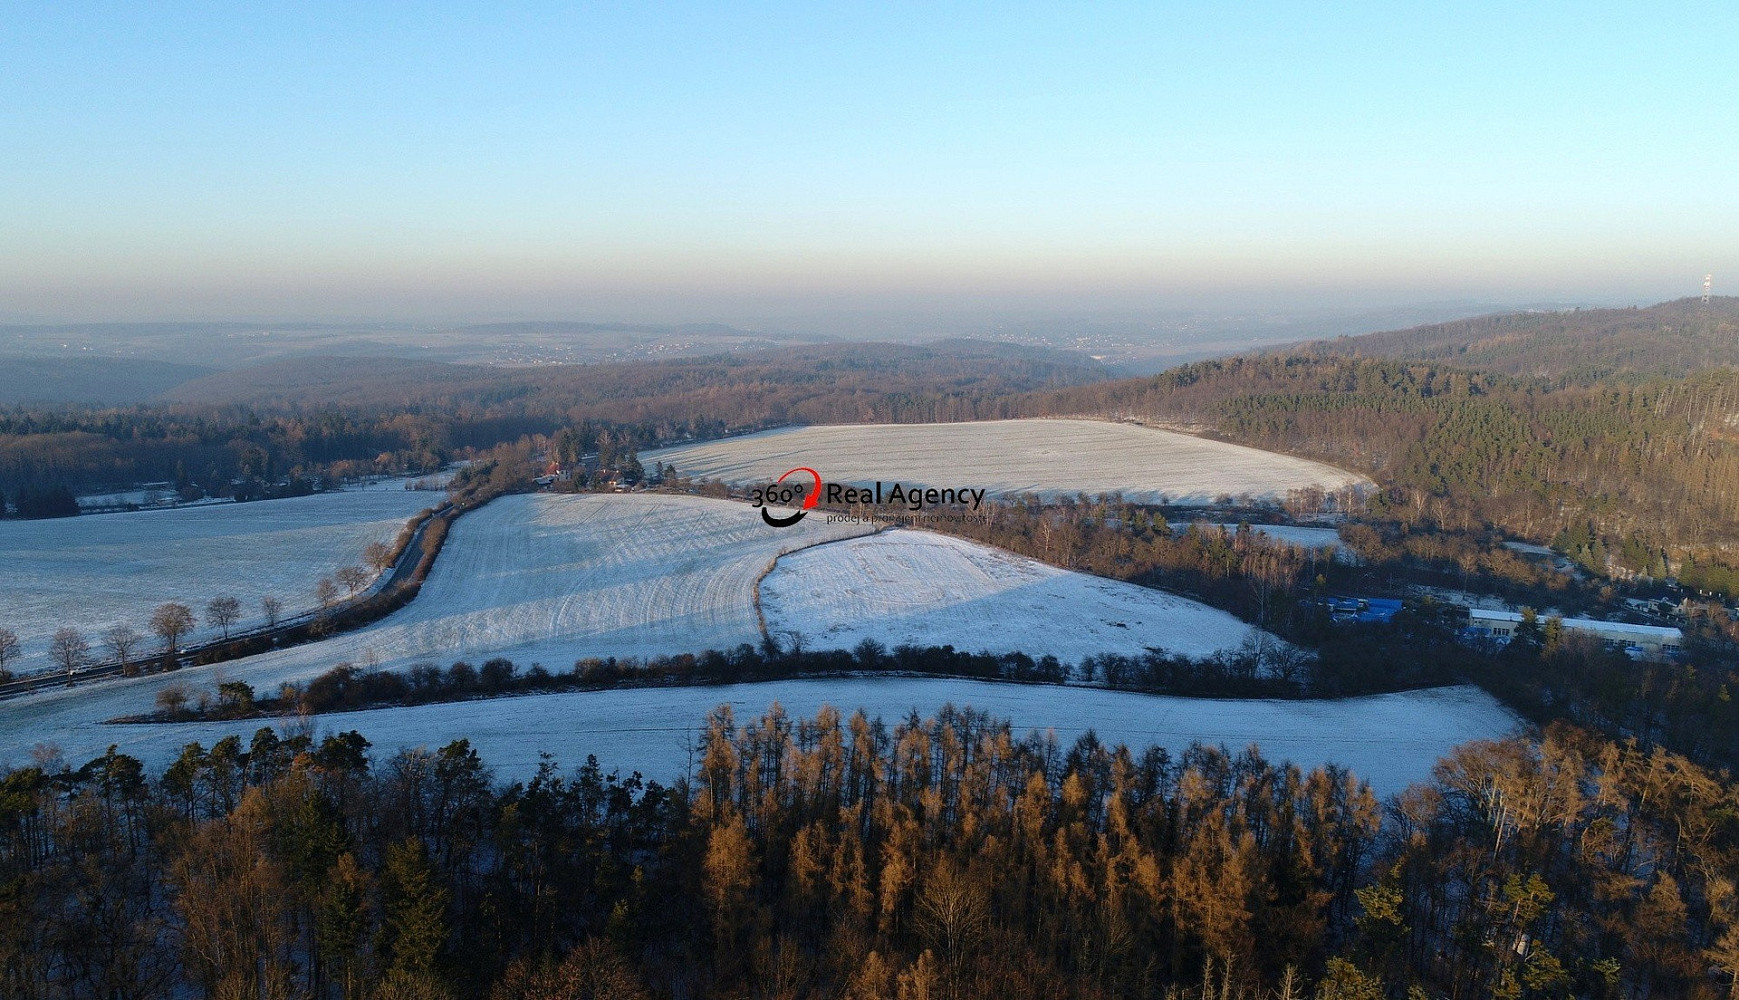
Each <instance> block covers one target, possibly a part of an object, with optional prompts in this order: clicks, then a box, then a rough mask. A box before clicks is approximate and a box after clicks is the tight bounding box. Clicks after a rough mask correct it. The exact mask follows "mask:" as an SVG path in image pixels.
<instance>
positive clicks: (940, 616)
mask: <svg viewBox="0 0 1739 1000" xmlns="http://www.w3.org/2000/svg"><path fill="white" fill-rule="evenodd" d="M761 608H762V611H763V612H764V613H765V615H766V617H767V628H768V629H769V630H770V631H772V632H773V634H774V635H776V636H778V637H779V638H780V639H781V640H782V641H786V640H790V639H792V638H796V639H800V640H801V641H802V643H803V645H804V646H805V647H808V648H812V649H833V648H840V649H850V648H851V647H853V646H855V645H857V643H859V642H860V641H862V640H864V639H876V640H878V641H880V642H881V643H883V644H884V645H886V646H890V647H892V646H897V645H900V644H902V643H911V644H914V645H921V646H941V645H947V644H952V645H953V646H954V647H955V648H956V649H963V650H968V651H972V652H977V651H979V650H986V649H988V650H991V651H993V652H999V653H1000V652H1006V651H1011V650H1020V651H1024V652H1027V653H1031V654H1032V655H1034V656H1038V655H1040V654H1043V653H1050V654H1053V655H1055V656H1056V657H1057V658H1059V659H1061V660H1063V661H1064V662H1065V663H1074V662H1078V661H1079V660H1081V659H1082V658H1083V657H1086V656H1089V655H1097V654H1101V653H1125V654H1138V653H1140V652H1141V651H1142V650H1143V649H1145V648H1147V647H1149V646H1157V647H1159V648H1161V649H1165V650H1167V651H1168V652H1172V653H1180V654H1183V655H1185V656H1192V657H1206V656H1212V655H1213V654H1215V653H1217V652H1220V651H1222V650H1225V651H1236V650H1237V649H1238V647H1239V646H1240V645H1241V644H1242V643H1244V642H1245V640H1246V639H1249V638H1251V637H1253V636H1254V635H1255V632H1256V630H1255V629H1252V628H1251V627H1250V626H1248V625H1246V624H1244V623H1243V622H1241V621H1239V620H1238V619H1237V618H1234V617H1232V616H1231V615H1229V614H1227V613H1226V612H1224V611H1220V610H1218V609H1215V608H1211V607H1209V606H1207V605H1205V604H1201V603H1199V602H1196V601H1191V600H1187V599H1185V598H1182V597H1178V596H1176V595H1173V594H1167V593H1164V592H1162V591H1158V590H1149V589H1148V588H1146V587H1137V586H1135V585H1134V584H1129V583H1123V582H1120V581H1117V580H1107V579H1104V578H1102V577H1096V576H1090V575H1088V574H1085V573H1073V572H1070V571H1068V570H1063V569H1057V568H1056V567H1054V566H1047V565H1045V564H1044V563H1041V562H1038V561H1036V560H1032V559H1028V558H1026V557H1024V556H1018V555H1015V554H1013V553H1010V552H1004V551H1002V550H1001V549H995V548H991V547H989V546H986V545H979V544H977V543H975V542H970V541H966V540H963V539H959V538H951V537H948V536H946V535H937V534H932V533H930V532H927V531H906V530H892V531H884V532H882V533H881V534H878V535H871V536H867V537H863V538H854V539H851V540H849V541H843V542H835V543H833V544H830V545H822V546H819V547H816V548H812V549H807V550H805V551H802V552H796V553H793V554H791V555H789V556H786V557H785V558H783V559H781V560H779V562H778V564H777V565H776V566H775V567H774V568H773V572H771V573H769V574H767V578H766V579H765V580H764V581H762V583H761ZM1269 641H1270V642H1278V641H1279V640H1277V639H1273V638H1272V637H1270V638H1269Z"/></svg>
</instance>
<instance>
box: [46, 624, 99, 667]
mask: <svg viewBox="0 0 1739 1000" xmlns="http://www.w3.org/2000/svg"><path fill="white" fill-rule="evenodd" d="M48 651H49V653H50V654H51V655H52V656H53V657H54V662H56V663H58V664H60V668H61V669H62V670H65V671H66V675H67V678H68V679H71V677H72V675H73V674H76V673H78V672H79V668H81V667H83V666H84V665H85V664H86V663H89V662H90V657H91V643H90V640H89V639H86V638H85V634H84V633H83V632H80V631H79V630H78V629H76V628H72V627H70V626H69V627H67V628H63V629H61V630H60V631H58V632H56V633H54V640H53V641H52V642H50V643H49V644H48Z"/></svg>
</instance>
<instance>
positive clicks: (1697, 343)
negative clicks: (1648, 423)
mask: <svg viewBox="0 0 1739 1000" xmlns="http://www.w3.org/2000/svg"><path fill="white" fill-rule="evenodd" d="M1302 353H1310V354H1314V355H1316V356H1319V357H1327V356H1341V357H1364V358H1389V359H1395V360H1403V361H1432V362H1437V363H1440V364H1446V365H1452V366H1454V367H1457V368H1466V369H1470V370H1474V371H1491V372H1503V373H1505V374H1509V375H1517V376H1521V377H1524V378H1548V379H1552V380H1554V381H1556V382H1558V383H1560V384H1565V385H1587V384H1590V383H1593V382H1597V381H1600V380H1603V379H1609V378H1621V379H1624V380H1626V381H1636V380H1639V379H1645V378H1650V377H1654V376H1669V377H1674V376H1682V375H1688V374H1690V373H1691V372H1695V371H1701V370H1703V369H1707V368H1730V367H1734V366H1739V297H1733V296H1725V297H1719V298H1715V299H1712V300H1710V302H1709V304H1708V305H1704V304H1703V302H1702V300H1701V299H1700V298H1692V299H1679V300H1677V301H1674V302H1663V303H1661V304H1659V305H1654V306H1649V307H1648V308H1646V309H1637V308H1631V309H1578V310H1572V311H1567V312H1524V313H1510V314H1505V315H1495V316H1479V317H1475V318H1473V319H1461V320H1455V321H1453V322H1448V323H1437V324H1433V325H1430V326H1418V327H1413V328H1411V329H1407V330H1393V331H1389V332H1386V333H1371V334H1366V335H1364V336H1360V337H1339V338H1336V339H1334V340H1323V341H1317V342H1314V343H1311V344H1308V345H1305V346H1304V347H1303V348H1302Z"/></svg>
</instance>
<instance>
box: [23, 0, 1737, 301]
mask: <svg viewBox="0 0 1739 1000" xmlns="http://www.w3.org/2000/svg"><path fill="white" fill-rule="evenodd" d="M10 22H11V23H10V24H9V27H10V28H11V29H12V30H10V31H8V32H7V33H6V34H5V35H4V37H0V65H4V66H6V67H8V70H9V72H7V73H4V74H0V124H3V125H4V127H5V134H6V135H7V137H8V138H7V142H6V143H5V144H4V146H3V147H0V323H5V322H10V323H21V322H29V323H64V322H96V321H107V322H128V321H165V320H168V321H183V322H186V321H213V320H224V321H249V320H253V321H278V322H295V321H340V322H359V323H360V322H371V321H376V322H378V321H393V322H407V323H463V322H479V321H489V320H512V319H558V318H559V319H574V320H597V321H603V320H614V321H623V322H666V323H675V322H721V323H732V324H745V325H757V324H758V325H760V326H762V327H775V328H776V327H780V326H804V325H812V324H813V322H814V321H815V320H816V319H817V318H818V317H819V318H825V317H834V318H835V320H836V321H838V322H840V323H842V324H845V325H850V324H851V323H854V322H855V323H858V324H861V325H868V326H872V327H873V326H875V325H876V324H882V325H887V324H889V323H893V324H894V325H899V323H901V322H906V321H905V320H900V319H899V317H902V316H904V317H913V316H918V317H924V316H929V317H932V319H930V320H919V321H918V322H919V325H922V324H923V323H925V322H930V323H933V324H937V323H941V324H944V325H945V322H946V321H945V319H935V317H944V318H945V317H949V316H956V317H958V316H971V315H975V314H996V315H1018V314H1022V313H1046V312H1048V313H1053V314H1071V313H1072V314H1082V313H1107V312H1109V313H1117V312H1137V313H1141V312H1164V311H1168V310H1170V311H1192V310H1203V309H1206V310H1210V311H1231V312H1244V313H1249V312H1259V311H1263V310H1272V311H1278V312H1286V313H1290V314H1305V313H1310V312H1312V311H1320V310H1328V311H1336V310H1338V311H1341V312H1348V311H1352V312H1356V311H1359V310H1383V309H1395V308H1403V307H1409V308H1410V307H1417V306H1421V305H1429V304H1443V303H1478V304H1489V305H1491V306H1494V307H1504V306H1517V305H1524V304H1530V303H1539V302H1549V303H1582V304H1593V305H1606V304H1610V305H1623V304H1647V303H1650V302H1655V301H1661V300H1667V299H1673V298H1678V297H1682V296H1686V295H1692V294H1696V293H1698V292H1699V291H1700V290H1701V282H1702V276H1703V274H1705V273H1708V272H1713V273H1714V274H1715V276H1716V290H1717V292H1719V291H1721V290H1722V289H1723V288H1728V289H1730V288H1731V287H1733V286H1734V285H1739V225H1735V222H1736V221H1739V193H1736V191H1735V186H1734V185H1733V184H1732V183H1731V179H1730V176H1729V175H1730V171H1731V166H1732V164H1733V163H1735V162H1739V136H1735V134H1734V133H1733V131H1732V130H1731V129H1729V128H1724V127H1721V125H1720V123H1721V122H1723V121H1731V120H1733V119H1734V118H1735V117H1736V116H1739V84H1735V82H1734V80H1733V79H1732V77H1731V74H1729V73H1727V72H1726V71H1725V67H1726V66H1727V65H1728V60H1727V58H1726V57H1727V55H1728V54H1730V53H1731V52H1732V51H1733V50H1734V46H1733V44H1732V43H1733V42H1734V41H1735V40H1739V12H1736V10H1735V9H1734V8H1733V7H1732V6H1731V5H1717V4H1701V5H1688V6H1684V7H1676V8H1672V9H1663V8H1659V7H1655V6H1646V5H1642V4H1626V5H1618V6H1610V5H1609V6H1604V7H1602V8H1600V9H1599V10H1597V11H1589V10H1585V9H1581V8H1576V7H1570V6H1563V7H1544V6H1534V5H1529V6H1528V7H1526V8H1517V7H1514V6H1500V5H1489V6H1484V7H1477V8H1465V9H1458V10H1454V11H1451V10H1432V9H1424V8H1395V7H1392V6H1389V5H1383V6H1377V5H1351V6H1346V7H1341V8H1336V9H1334V10H1332V11H1329V10H1319V9H1314V8H1304V7H1295V6H1290V5H1280V4H1268V5H1261V6H1252V7H1241V8H1237V9H1224V10H1220V9H1200V8H1183V7H1169V6H1162V5H1129V6H1123V7H1111V8H1095V9H1094V10H1093V11H1092V12H1090V13H1086V12H1083V11H1081V10H1079V9H1074V8H1039V7H1023V8H1014V7H1006V6H997V7H976V8H974V7H952V8H949V9H948V10H946V11H938V10H936V9H934V8H929V7H915V6H914V7H885V8H877V9H876V10H874V11H866V10H861V9H856V8H851V7H820V6H814V5H770V6H762V7H757V8H755V9H753V10H752V11H745V10H741V9H722V8H721V9H713V8H691V7H682V6H666V7H657V8H653V7H633V8H620V9H588V10H571V9H567V8H563V7H554V6H552V7H549V8H543V9H539V8H535V7H534V8H520V9H517V10H516V11H514V12H511V13H503V12H499V11H494V10H490V11H487V12H481V13H479V12H476V11H464V10H459V9H448V10H425V9H418V10H415V11H412V10H410V9H401V8H393V7H387V6H380V5H367V6H353V5H345V6H340V5H326V6H308V7H297V8H294V9H287V10H277V11H270V12H259V11H248V12H246V13H239V14H238V13H236V12H235V11H234V10H233V9H231V8H223V7H215V6H214V7H204V8H201V7H181V8H178V9H176V10H173V11H171V10H163V9H156V8H138V9H134V8H124V7H115V8H102V9H96V8H74V7H53V8H40V9H31V10H21V11H17V12H14V14H13V15H12V17H11V18H10ZM1728 276H1732V277H1731V278H1729V277H1728ZM907 325H910V323H907ZM818 332H823V331H818Z"/></svg>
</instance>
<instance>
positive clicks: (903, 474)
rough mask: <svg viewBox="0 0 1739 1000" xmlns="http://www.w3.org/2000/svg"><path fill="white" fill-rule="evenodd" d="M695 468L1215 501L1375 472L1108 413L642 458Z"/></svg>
mask: <svg viewBox="0 0 1739 1000" xmlns="http://www.w3.org/2000/svg"><path fill="white" fill-rule="evenodd" d="M640 459H641V461H642V462H643V463H645V465H646V466H647V467H648V468H651V467H652V466H653V464H654V463H655V462H664V463H665V464H666V465H674V466H676V469H677V472H678V473H679V474H680V475H683V476H694V477H707V478H711V479H720V480H725V481H727V482H757V481H760V482H765V481H771V480H773V479H776V478H778V476H779V475H781V474H782V473H784V472H785V471H786V470H788V469H792V468H795V467H798V466H808V467H810V468H813V469H816V470H817V471H819V472H820V473H821V476H822V478H823V479H824V480H826V481H828V482H839V483H868V482H874V481H876V480H881V481H883V482H887V483H893V482H903V483H908V484H920V485H925V486H936V487H949V486H955V487H972V488H976V487H984V488H986V489H988V490H990V492H991V493H993V494H994V493H1020V492H1034V493H1045V494H1056V493H1077V492H1083V493H1089V494H1101V493H1109V492H1112V491H1122V493H1123V494H1124V496H1126V497H1129V498H1131V499H1139V500H1144V501H1157V500H1158V499H1159V498H1160V497H1161V496H1163V497H1165V498H1167V499H1168V500H1169V501H1170V502H1172V503H1179V504H1198V505H1199V504H1207V503H1211V502H1212V501H1213V500H1214V498H1216V497H1219V496H1222V495H1230V496H1234V497H1235V496H1240V495H1242V494H1246V493H1248V494H1251V495H1253V496H1277V495H1284V494H1285V493H1286V492H1287V491H1288V490H1292V489H1298V488H1302V487H1306V486H1320V487H1322V488H1323V489H1326V490H1334V489H1339V488H1341V487H1343V486H1349V485H1354V484H1365V483H1367V480H1365V479H1364V477H1362V476H1359V475H1356V474H1354V473H1351V472H1347V471H1345V470H1344V469H1337V468H1334V467H1332V466H1328V465H1323V464H1322V463H1320V462H1311V461H1307V460H1305V459H1302V458H1293V457H1291V456H1289V455H1277V454H1274V453H1272V452H1266V451H1259V450H1257V449H1255V448H1245V447H1242V446H1240V445H1234V444H1226V443H1225V442H1221V441H1209V440H1207V439H1205V438H1198V437H1191V436H1189V435H1187V434H1174V433H1172V432H1169V431H1162V430H1156V429H1153V428H1150V427H1139V426H1136V425H1133V424H1114V423H1109V422H1105V421H1098V420H993V421H980V422H974V423H960V424H850V425H838V426H821V427H790V428H782V429H780V430H774V431H767V432H765V433H761V434H749V435H744V436H742V437H735V438H726V439H724V440H720V441H703V442H698V443H695V444H687V445H678V446H676V447H672V448H664V449H660V450H658V451H653V452H648V453H646V454H644V455H641V456H640Z"/></svg>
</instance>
